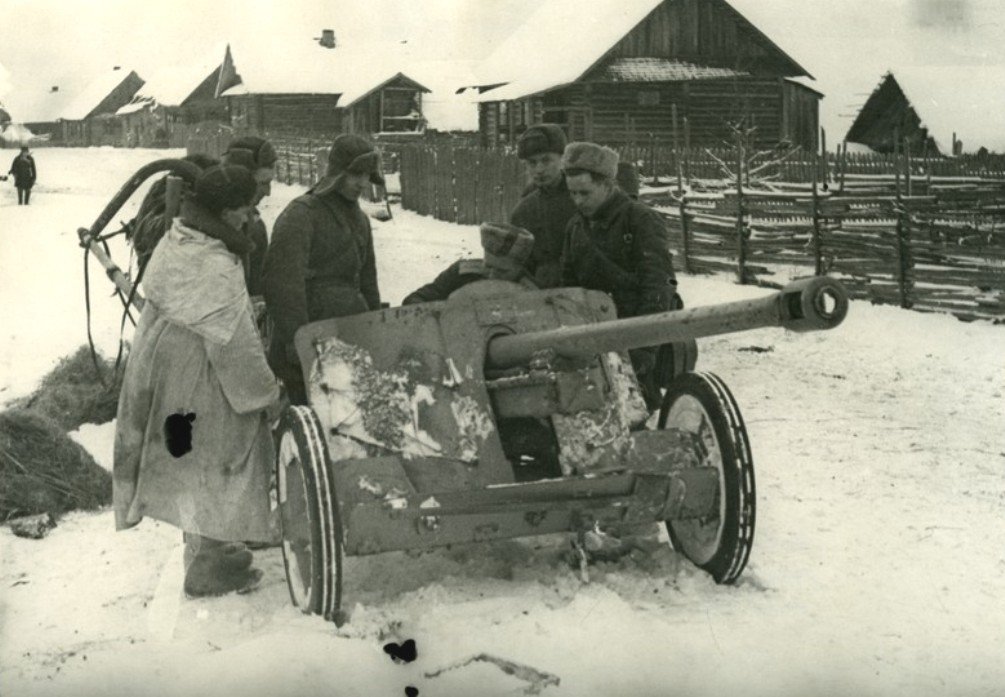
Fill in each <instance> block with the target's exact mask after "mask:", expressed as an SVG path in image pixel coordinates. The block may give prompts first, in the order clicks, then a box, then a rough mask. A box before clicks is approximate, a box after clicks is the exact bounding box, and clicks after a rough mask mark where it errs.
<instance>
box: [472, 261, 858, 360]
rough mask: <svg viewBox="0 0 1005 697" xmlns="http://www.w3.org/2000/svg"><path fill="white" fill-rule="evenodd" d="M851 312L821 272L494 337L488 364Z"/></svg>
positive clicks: (809, 325) (822, 321) (829, 319)
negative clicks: (676, 305)
mask: <svg viewBox="0 0 1005 697" xmlns="http://www.w3.org/2000/svg"><path fill="white" fill-rule="evenodd" d="M847 313H848V295H847V293H845V290H844V288H843V287H842V286H841V284H840V283H838V282H837V281H835V280H834V279H831V278H826V277H816V278H807V279H802V280H799V281H794V282H792V283H790V284H789V285H787V286H786V287H785V288H783V289H782V290H780V291H778V292H777V293H774V294H772V295H769V296H766V297H763V298H756V299H752V300H740V301H737V302H731V303H724V304H721V305H708V306H704V307H695V308H691V309H685V310H675V311H672V312H661V313H658V314H653V315H642V316H639V317H630V318H627V319H618V320H612V321H609V322H598V323H595V324H583V325H576V326H567V327H559V328H558V329H549V330H544V331H538V332H528V333H526V334H504V335H500V336H496V337H494V338H493V339H492V340H491V341H490V342H489V345H488V347H487V353H486V358H487V363H488V365H489V366H491V367H493V368H497V369H501V368H510V367H514V366H519V365H525V364H526V363H527V362H528V361H529V360H530V358H531V357H532V356H533V354H534V353H535V352H537V351H541V350H543V349H551V350H553V351H555V353H556V354H558V355H560V356H565V357H568V358H587V357H590V356H593V355H596V354H598V353H605V352H607V351H621V350H625V349H634V348H643V347H646V346H659V345H660V344H665V343H668V342H671V341H685V340H688V339H697V338H700V337H704V336H716V335H718V334H730V333H733V332H741V331H746V330H748V329H759V328H761V327H784V328H786V329H791V330H792V331H797V332H805V331H816V330H821V329H833V328H834V327H836V326H838V325H839V324H841V322H842V321H843V320H844V318H845V315H847Z"/></svg>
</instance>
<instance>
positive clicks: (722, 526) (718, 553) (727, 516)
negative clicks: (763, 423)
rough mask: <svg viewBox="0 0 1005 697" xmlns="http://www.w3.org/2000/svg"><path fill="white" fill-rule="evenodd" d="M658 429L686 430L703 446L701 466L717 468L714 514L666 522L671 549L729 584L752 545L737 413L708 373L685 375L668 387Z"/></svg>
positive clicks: (742, 431)
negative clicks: (701, 517) (717, 478)
mask: <svg viewBox="0 0 1005 697" xmlns="http://www.w3.org/2000/svg"><path fill="white" fill-rule="evenodd" d="M657 424H658V428H677V429H681V430H684V431H689V432H691V433H693V434H695V435H696V436H697V439H698V441H697V442H698V443H700V444H703V447H702V450H703V451H704V452H703V455H702V457H701V462H700V464H701V465H702V466H710V467H716V468H717V469H718V470H719V491H718V493H717V495H716V503H717V505H718V514H717V515H714V516H711V517H709V518H704V519H693V520H668V521H666V526H667V533H668V534H669V536H670V543H671V544H672V545H673V548H674V549H675V550H676V551H678V552H680V553H681V554H683V555H684V556H685V557H687V558H688V559H689V560H691V561H692V562H693V563H694V564H695V565H696V566H698V567H699V568H701V569H704V570H705V571H707V572H708V573H710V574H711V575H712V578H714V579H715V582H716V583H732V582H733V581H735V580H736V579H737V578H738V577H739V576H740V574H741V573H742V572H743V569H744V567H745V566H746V565H747V559H748V558H749V557H750V549H751V547H752V545H753V543H754V519H755V509H756V505H755V504H756V502H755V495H754V461H753V458H752V456H751V454H750V441H749V439H748V438H747V430H746V427H745V426H744V424H743V417H742V416H741V415H740V409H739V407H738V406H737V404H736V401H735V400H734V399H733V395H732V394H731V393H730V391H729V388H727V387H726V385H725V384H724V383H723V382H722V380H720V379H719V378H718V377H717V376H715V375H713V374H712V373H686V374H684V375H680V376H678V377H677V378H676V379H675V380H674V381H673V382H672V383H671V385H670V388H669V389H668V390H667V393H666V395H665V397H664V398H663V404H662V406H661V407H660V414H659V420H658V422H657Z"/></svg>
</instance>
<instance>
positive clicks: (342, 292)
mask: <svg viewBox="0 0 1005 697" xmlns="http://www.w3.org/2000/svg"><path fill="white" fill-rule="evenodd" d="M371 183H373V184H378V185H381V184H383V183H384V178H383V176H381V173H380V156H379V154H378V153H377V152H376V151H375V150H374V148H373V146H372V145H370V143H368V142H367V141H365V140H363V139H362V138H360V137H359V136H356V135H348V134H346V135H340V136H339V137H337V138H336V139H335V142H334V143H333V144H332V148H331V151H330V152H329V155H328V169H327V173H326V174H325V176H324V177H323V178H322V179H321V180H320V181H319V182H318V183H317V184H316V185H315V186H314V187H313V188H312V189H310V190H309V191H308V192H307V193H306V194H305V195H303V196H299V197H297V198H295V199H294V200H293V201H291V202H290V204H289V205H288V206H287V207H286V209H285V210H284V211H283V212H282V213H281V214H280V215H279V218H278V219H277V220H276V224H275V227H274V228H273V232H272V240H271V242H270V243H269V250H268V252H267V253H266V255H265V284H264V286H265V303H266V306H267V308H268V311H269V316H270V317H271V318H272V322H273V327H274V329H273V334H272V339H271V346H270V348H269V363H270V364H271V365H272V368H273V370H274V371H275V372H276V375H277V376H279V377H280V378H281V379H282V380H283V382H284V384H285V385H286V389H287V392H288V395H289V398H290V401H291V402H292V403H294V404H305V403H306V401H307V395H306V391H305V389H304V382H303V375H302V373H301V368H300V362H299V360H298V358H297V354H296V350H295V348H294V345H293V337H294V334H295V333H296V331H297V329H299V328H300V327H301V326H303V325H305V324H307V323H309V322H314V321H317V320H322V319H330V318H333V317H344V316H346V315H354V314H357V313H360V312H366V311H368V310H376V309H379V308H380V306H381V302H380V291H379V290H378V287H377V262H376V259H375V257H374V251H373V233H372V231H371V229H370V221H369V219H368V218H367V216H366V214H364V213H363V211H362V209H361V208H360V206H359V197H360V194H362V192H363V189H364V187H366V186H368V185H369V184H371Z"/></svg>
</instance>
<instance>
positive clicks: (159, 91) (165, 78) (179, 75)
mask: <svg viewBox="0 0 1005 697" xmlns="http://www.w3.org/2000/svg"><path fill="white" fill-rule="evenodd" d="M226 55H227V44H225V43H222V44H219V45H217V46H215V47H214V48H213V49H212V50H211V51H208V52H206V54H205V55H203V56H202V58H201V59H200V58H196V59H191V58H190V57H189V56H186V55H181V56H177V57H176V59H175V60H174V61H173V62H171V63H170V64H167V65H164V66H163V67H162V68H161V69H160V70H158V71H157V72H155V73H154V74H153V75H152V76H151V78H150V79H149V80H148V81H147V82H146V83H144V85H143V86H142V87H141V88H140V89H139V91H138V92H137V93H136V95H135V96H134V97H133V101H132V102H130V103H129V104H127V105H125V106H124V107H122V108H121V109H119V110H118V111H117V112H115V113H116V114H120V115H121V114H129V113H132V112H134V111H139V110H140V109H142V108H143V107H145V106H147V105H153V104H161V105H163V106H180V105H181V104H183V103H184V102H185V100H186V99H188V98H189V97H190V96H191V95H192V93H193V92H195V90H196V89H198V87H199V86H200V85H202V83H203V82H205V81H206V79H207V78H209V77H210V76H211V75H212V74H213V73H214V72H216V71H218V70H219V69H220V66H221V65H223V64H224V62H225V61H226Z"/></svg>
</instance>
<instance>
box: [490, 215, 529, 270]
mask: <svg viewBox="0 0 1005 697" xmlns="http://www.w3.org/2000/svg"><path fill="white" fill-rule="evenodd" d="M478 231H479V232H480V233H481V238H482V250H483V251H484V253H485V259H486V261H487V262H488V263H490V264H491V265H493V266H504V267H508V268H519V267H521V266H523V265H524V264H526V263H527V260H528V259H530V253H531V250H532V249H534V236H533V235H532V234H530V233H529V232H527V231H526V230H524V229H523V228H522V227H517V226H516V225H511V224H509V223H482V224H481V226H480V227H479V229H478Z"/></svg>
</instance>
